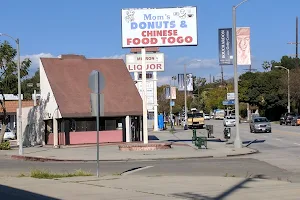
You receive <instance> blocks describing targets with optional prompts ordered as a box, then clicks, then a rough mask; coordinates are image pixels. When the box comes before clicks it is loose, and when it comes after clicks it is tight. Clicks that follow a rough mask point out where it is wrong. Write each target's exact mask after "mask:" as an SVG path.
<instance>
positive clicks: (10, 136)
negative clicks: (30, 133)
mask: <svg viewBox="0 0 300 200" xmlns="http://www.w3.org/2000/svg"><path fill="white" fill-rule="evenodd" d="M0 131H1V129H0ZM15 139H16V134H15V133H14V132H13V131H12V130H10V128H6V130H5V133H4V137H3V140H15Z"/></svg>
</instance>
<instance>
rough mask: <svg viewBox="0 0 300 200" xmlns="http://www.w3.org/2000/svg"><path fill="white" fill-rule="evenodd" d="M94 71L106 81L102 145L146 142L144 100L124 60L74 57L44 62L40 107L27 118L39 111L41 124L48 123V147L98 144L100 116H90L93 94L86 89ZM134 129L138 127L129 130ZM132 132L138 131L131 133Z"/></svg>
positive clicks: (43, 60) (41, 74)
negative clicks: (143, 114) (97, 125)
mask: <svg viewBox="0 0 300 200" xmlns="http://www.w3.org/2000/svg"><path fill="white" fill-rule="evenodd" d="M93 70H98V71H100V72H101V73H102V74H103V76H104V79H105V87H104V89H103V91H102V94H103V95H104V116H102V117H100V140H99V142H101V143H107V142H125V141H132V140H136V141H137V140H142V133H141V131H142V127H141V126H142V123H141V120H142V119H141V118H142V99H141V97H140V95H139V92H138V90H137V89H136V86H135V84H134V82H133V81H132V78H131V76H130V73H129V72H128V70H127V68H126V65H125V63H124V61H123V60H122V59H88V58H85V57H84V56H81V55H72V54H71V55H62V56H61V57H60V58H41V59H40V79H41V80H40V90H41V91H40V93H41V94H40V101H39V102H40V105H39V108H36V109H35V110H31V111H27V112H25V113H28V116H29V115H30V114H29V113H31V116H32V115H33V114H32V113H36V112H39V116H40V118H41V119H42V120H40V122H41V121H43V123H44V126H40V127H44V128H40V129H41V130H43V131H44V132H43V133H42V134H44V137H43V138H44V140H45V141H44V142H45V144H51V145H52V144H53V145H54V146H57V145H72V144H91V143H96V142H97V141H96V117H92V115H91V104H90V93H91V90H90V88H89V87H88V78H89V75H90V73H91V72H92V71H93ZM33 109H34V108H33ZM23 113H24V112H23ZM23 115H24V114H23ZM25 115H26V114H25ZM24 118H25V116H23V121H24ZM27 121H28V120H27ZM23 123H24V122H23ZM29 124H31V125H29ZM32 124H34V123H32V122H30V123H27V127H28V126H30V127H32V126H33V125H32ZM133 124H134V126H135V128H134V129H131V126H132V125H133ZM23 127H24V125H23ZM35 127H37V126H36V125H35ZM31 129H32V128H30V130H31ZM34 129H35V130H37V128H34ZM132 130H134V131H135V132H134V133H132ZM27 131H28V130H27ZM37 131H38V130H37ZM24 134H25V133H24ZM31 134H32V133H31ZM37 134H38V133H37Z"/></svg>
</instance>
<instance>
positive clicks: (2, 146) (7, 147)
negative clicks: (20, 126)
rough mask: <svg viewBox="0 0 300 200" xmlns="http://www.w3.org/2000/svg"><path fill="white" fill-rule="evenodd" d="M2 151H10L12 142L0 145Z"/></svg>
mask: <svg viewBox="0 0 300 200" xmlns="http://www.w3.org/2000/svg"><path fill="white" fill-rule="evenodd" d="M0 150H10V142H9V141H5V142H2V143H0Z"/></svg>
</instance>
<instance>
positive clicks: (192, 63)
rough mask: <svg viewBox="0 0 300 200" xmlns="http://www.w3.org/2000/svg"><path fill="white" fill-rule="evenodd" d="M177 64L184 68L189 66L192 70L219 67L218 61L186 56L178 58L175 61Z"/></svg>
mask: <svg viewBox="0 0 300 200" xmlns="http://www.w3.org/2000/svg"><path fill="white" fill-rule="evenodd" d="M175 64H176V65H181V66H183V65H184V64H188V67H189V68H191V69H197V68H211V67H214V68H216V67H219V63H218V60H217V59H205V58H204V59H201V58H189V57H186V56H185V57H180V58H178V59H177V60H176V61H175Z"/></svg>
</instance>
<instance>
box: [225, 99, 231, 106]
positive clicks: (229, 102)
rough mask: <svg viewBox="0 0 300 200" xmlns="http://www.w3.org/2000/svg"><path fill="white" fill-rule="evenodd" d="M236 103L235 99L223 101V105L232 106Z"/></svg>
mask: <svg viewBox="0 0 300 200" xmlns="http://www.w3.org/2000/svg"><path fill="white" fill-rule="evenodd" d="M232 105H234V99H232V100H226V101H223V106H232Z"/></svg>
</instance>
